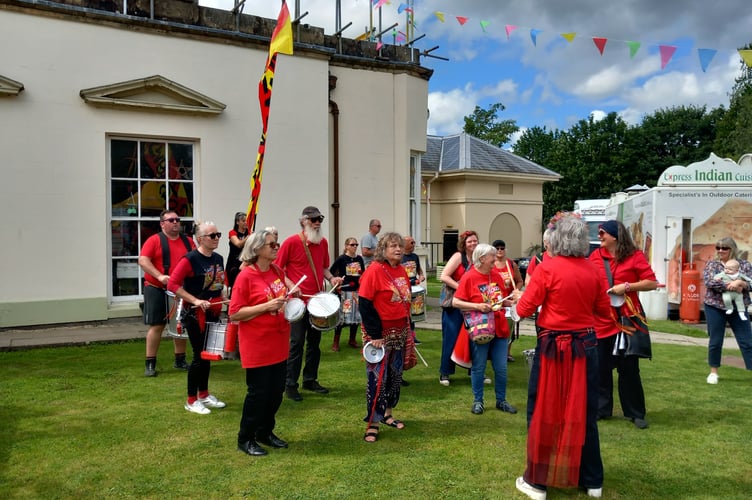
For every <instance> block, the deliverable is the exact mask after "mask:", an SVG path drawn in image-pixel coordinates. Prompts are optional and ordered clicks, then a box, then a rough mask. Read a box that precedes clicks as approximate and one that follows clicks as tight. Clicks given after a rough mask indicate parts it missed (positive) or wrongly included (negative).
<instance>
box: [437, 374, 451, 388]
mask: <svg viewBox="0 0 752 500" xmlns="http://www.w3.org/2000/svg"><path fill="white" fill-rule="evenodd" d="M439 383H440V384H441V385H443V386H444V387H449V375H442V376H441V377H439Z"/></svg>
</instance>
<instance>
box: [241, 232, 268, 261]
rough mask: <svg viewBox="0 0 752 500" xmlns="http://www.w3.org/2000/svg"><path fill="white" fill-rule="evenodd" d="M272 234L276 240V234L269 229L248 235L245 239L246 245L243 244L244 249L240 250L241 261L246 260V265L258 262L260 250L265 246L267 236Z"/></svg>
mask: <svg viewBox="0 0 752 500" xmlns="http://www.w3.org/2000/svg"><path fill="white" fill-rule="evenodd" d="M270 234H271V235H272V236H273V237H274V241H276V240H277V237H276V235H275V234H274V233H272V232H271V231H267V230H263V231H257V232H255V233H251V234H250V235H248V238H246V240H245V245H243V250H242V251H241V252H240V257H239V258H240V261H241V262H244V263H245V264H246V265H247V264H254V263H256V261H257V260H258V258H259V251H260V250H261V249H262V248H264V245H265V244H266V238H267V236H269V235H270Z"/></svg>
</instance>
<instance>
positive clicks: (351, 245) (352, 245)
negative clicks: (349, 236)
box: [347, 243, 358, 247]
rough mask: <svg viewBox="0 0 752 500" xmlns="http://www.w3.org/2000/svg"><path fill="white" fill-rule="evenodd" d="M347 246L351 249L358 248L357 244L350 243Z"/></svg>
mask: <svg viewBox="0 0 752 500" xmlns="http://www.w3.org/2000/svg"><path fill="white" fill-rule="evenodd" d="M347 246H349V247H356V246H358V244H357V243H348V244H347Z"/></svg>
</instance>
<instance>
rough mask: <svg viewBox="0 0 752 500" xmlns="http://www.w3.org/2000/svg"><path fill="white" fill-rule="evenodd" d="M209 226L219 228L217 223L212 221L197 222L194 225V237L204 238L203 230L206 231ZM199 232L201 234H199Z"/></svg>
mask: <svg viewBox="0 0 752 500" xmlns="http://www.w3.org/2000/svg"><path fill="white" fill-rule="evenodd" d="M207 226H214V227H217V225H216V224H215V223H213V222H212V221H210V220H197V221H196V222H194V223H193V234H194V236H197V237H198V236H203V235H204V234H203V229H205V228H206V227H207ZM199 232H200V233H201V234H199Z"/></svg>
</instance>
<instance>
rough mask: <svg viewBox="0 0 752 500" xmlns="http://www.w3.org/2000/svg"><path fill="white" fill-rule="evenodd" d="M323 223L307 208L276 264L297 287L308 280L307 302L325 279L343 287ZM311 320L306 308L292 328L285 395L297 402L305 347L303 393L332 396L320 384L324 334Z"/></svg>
mask: <svg viewBox="0 0 752 500" xmlns="http://www.w3.org/2000/svg"><path fill="white" fill-rule="evenodd" d="M322 222H324V216H323V215H322V214H321V212H319V209H318V208H316V207H305V208H304V209H303V213H302V214H301V216H300V227H301V231H300V232H299V233H297V234H294V235H292V236H290V237H288V238H287V239H286V240H285V241H283V242H282V246H281V247H280V248H279V252H278V253H277V259H276V260H275V261H274V263H275V264H277V265H278V266H279V267H281V268H282V269H283V270H284V271H285V274H286V275H287V277H288V278H289V279H290V280H291V281H292V282H293V283H297V282H298V281H299V280H300V278H302V277H303V275H306V276H307V278H306V279H305V280H304V281H303V282H302V283H301V284H300V293H301V294H302V298H303V300H305V301H306V302H307V301H308V298H309V297H310V296H313V295H315V294H317V293H320V292H323V291H324V284H323V280H324V279H326V280H327V281H329V283H330V284H331V285H332V286H336V285H339V284H341V283H342V278H338V277H334V276H333V275H332V273H331V272H330V271H329V265H330V263H329V243H328V242H327V241H326V238H324V236H323V235H322V234H321V223H322ZM308 316H309V313H308V309H307V308H306V311H305V314H304V315H303V317H302V318H300V319H299V320H298V321H296V322H294V323H292V324H291V325H290V355H289V357H288V358H287V380H286V382H285V384H286V388H285V394H286V395H287V397H288V398H289V399H292V400H293V401H303V397H302V396H301V395H300V392H299V391H298V378H299V377H300V370H301V368H302V367H303V346H304V345H305V346H306V349H305V368H303V389H306V390H309V391H313V392H316V393H318V394H328V393H329V389H327V388H326V387H323V386H322V385H321V384H319V382H318V377H319V362H320V361H321V349H320V347H319V344H320V343H321V331H319V330H316V329H315V328H313V326H311V323H310V321H309V319H308ZM306 341H307V343H306Z"/></svg>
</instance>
